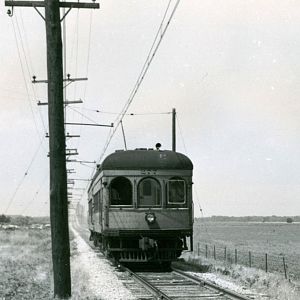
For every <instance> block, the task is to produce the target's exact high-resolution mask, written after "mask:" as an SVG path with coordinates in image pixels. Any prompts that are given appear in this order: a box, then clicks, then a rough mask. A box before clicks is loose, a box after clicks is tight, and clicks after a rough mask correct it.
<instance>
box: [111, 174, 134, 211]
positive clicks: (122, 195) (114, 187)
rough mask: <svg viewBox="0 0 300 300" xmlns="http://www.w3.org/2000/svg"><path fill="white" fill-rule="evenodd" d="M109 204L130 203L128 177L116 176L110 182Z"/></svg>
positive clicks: (130, 191)
mask: <svg viewBox="0 0 300 300" xmlns="http://www.w3.org/2000/svg"><path fill="white" fill-rule="evenodd" d="M110 205H132V185H131V182H130V181H129V179H127V178H125V177H117V178H115V179H113V180H112V182H111V184H110Z"/></svg>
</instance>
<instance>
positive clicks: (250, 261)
mask: <svg viewBox="0 0 300 300" xmlns="http://www.w3.org/2000/svg"><path fill="white" fill-rule="evenodd" d="M251 265H252V257H251V251H249V267H250V268H251Z"/></svg>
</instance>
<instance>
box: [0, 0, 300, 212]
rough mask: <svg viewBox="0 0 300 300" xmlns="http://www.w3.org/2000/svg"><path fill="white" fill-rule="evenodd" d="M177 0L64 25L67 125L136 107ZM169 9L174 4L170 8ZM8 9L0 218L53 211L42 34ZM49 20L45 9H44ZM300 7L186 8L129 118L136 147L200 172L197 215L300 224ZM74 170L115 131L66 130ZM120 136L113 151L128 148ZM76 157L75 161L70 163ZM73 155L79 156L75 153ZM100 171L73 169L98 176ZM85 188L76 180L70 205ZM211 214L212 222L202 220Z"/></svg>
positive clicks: (112, 6) (33, 20)
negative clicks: (176, 155)
mask: <svg viewBox="0 0 300 300" xmlns="http://www.w3.org/2000/svg"><path fill="white" fill-rule="evenodd" d="M168 3H169V1H167V0H138V1H133V0H128V1H121V0H114V1H107V0H103V1H101V2H100V9H99V10H84V9H81V10H77V9H72V10H71V12H70V13H69V14H68V15H67V17H66V43H65V48H66V72H67V73H69V74H70V75H71V77H72V78H82V77H87V78H88V80H87V81H78V82H76V83H72V84H70V85H69V86H68V87H67V90H66V93H67V100H79V99H81V100H82V101H83V104H75V105H72V106H70V107H68V108H67V110H66V112H67V120H68V121H69V122H85V123H91V122H92V121H95V122H97V123H100V124H110V123H113V122H114V121H115V119H116V117H117V114H118V113H119V112H120V111H121V109H122V108H123V107H124V105H125V103H126V102H127V100H128V98H129V95H130V92H131V91H132V89H133V87H134V85H135V82H136V80H137V78H138V75H139V73H140V71H141V69H142V66H143V64H144V61H145V59H146V57H147V54H148V51H149V49H150V47H151V45H152V42H153V40H154V37H155V35H156V32H157V30H158V28H159V25H160V23H161V21H162V18H163V15H164V12H165V10H166V8H167V5H168ZM174 5H175V1H171V4H170V7H171V8H172V7H174ZM7 9H8V8H7V7H4V3H3V2H2V3H1V6H0V28H1V29H0V37H1V47H0V71H1V76H0V101H1V110H0V138H1V147H0V165H1V173H0V199H1V201H0V214H1V213H8V214H24V215H33V216H38V215H49V176H48V173H49V166H48V164H49V161H48V158H47V153H48V139H47V138H45V134H46V132H48V121H47V106H38V105H37V101H41V102H46V101H47V87H46V85H45V84H43V83H41V84H32V83H31V79H32V76H33V75H35V76H36V77H37V79H38V80H42V79H46V74H47V69H46V42H45V24H44V21H43V19H42V18H41V17H40V16H39V15H38V14H37V12H36V11H35V10H34V9H33V8H15V9H14V11H13V17H9V16H8V15H7V14H6V12H7ZM40 11H41V13H44V12H43V9H40ZM299 49H300V3H299V1H288V0H287V1H282V0H281V1H277V0H264V1H261V0H227V1H217V0H202V1H199V0H189V1H181V2H180V4H179V6H178V8H177V10H176V12H175V15H174V17H173V18H172V20H171V23H170V26H169V27H168V30H167V32H166V34H165V36H164V38H163V40H162V42H161V44H160V47H159V49H158V51H157V53H156V55H155V57H154V59H153V61H152V63H151V65H150V68H149V71H148V73H147V75H146V76H145V78H144V81H143V83H142V84H141V86H140V88H139V90H138V92H137V95H136V97H135V98H134V100H133V102H132V104H131V105H130V107H129V109H128V113H133V114H134V115H133V116H132V115H126V116H125V117H124V119H123V125H124V130H125V136H126V142H127V147H128V148H129V149H134V148H141V147H145V148H153V147H154V145H155V144H156V143H157V142H160V143H161V144H162V149H171V114H170V112H171V111H172V108H176V111H177V151H178V152H181V153H184V154H186V155H187V156H189V157H190V158H191V160H192V161H193V164H194V177H193V182H194V185H193V188H194V195H193V196H194V203H195V204H194V206H195V216H201V215H204V216H211V215H229V216H247V215H299V214H300V199H299V197H300V196H299V195H300V156H299V148H300V139H299V137H298V135H299V132H300V122H299V112H300V104H299V98H300V85H299V78H300V59H299V53H300V51H299ZM66 131H67V132H69V133H70V134H80V138H72V139H70V140H68V141H67V145H68V148H77V149H78V153H79V155H78V156H77V157H76V159H78V160H84V161H98V160H99V158H100V157H101V154H102V152H103V148H104V145H105V142H106V140H107V137H108V134H109V128H105V127H89V126H82V127H79V126H68V127H67V129H66ZM123 148H124V143H123V137H122V134H121V130H120V129H118V130H117V132H116V134H115V135H114V137H113V139H112V141H111V143H110V145H109V147H108V149H107V151H106V152H105V154H106V155H107V154H109V153H111V152H113V151H115V150H116V149H123ZM72 158H73V157H72ZM74 158H75V157H74ZM93 167H94V165H93V164H85V165H83V164H79V163H71V164H69V165H68V168H72V169H75V170H76V174H71V175H72V178H78V179H89V178H90V176H91V174H92V172H93ZM86 185H87V182H86V181H76V183H75V188H76V189H78V190H74V191H73V194H77V195H78V196H74V198H76V199H77V198H78V199H79V198H80V199H82V203H85V202H86V197H85V195H83V196H81V193H82V190H80V189H82V188H85V187H86ZM200 208H202V213H201V212H200Z"/></svg>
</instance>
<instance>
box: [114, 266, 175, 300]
mask: <svg viewBox="0 0 300 300" xmlns="http://www.w3.org/2000/svg"><path fill="white" fill-rule="evenodd" d="M119 267H120V269H121V270H123V271H126V272H128V273H129V275H130V276H132V277H134V279H135V280H136V281H138V282H139V283H140V284H141V285H142V286H143V287H144V288H146V289H147V291H149V292H150V293H151V294H152V295H153V296H155V297H157V299H161V300H172V299H173V298H170V297H169V296H167V295H166V294H165V293H163V292H161V291H160V290H159V289H158V288H156V287H155V286H154V285H152V284H151V283H149V282H148V281H147V280H145V279H144V278H142V277H141V276H139V275H138V274H136V273H135V272H133V271H131V270H130V269H128V268H126V267H125V266H123V265H119Z"/></svg>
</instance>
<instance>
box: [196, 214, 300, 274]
mask: <svg viewBox="0 0 300 300" xmlns="http://www.w3.org/2000/svg"><path fill="white" fill-rule="evenodd" d="M299 233H300V224H299V223H292V224H287V223H247V222H209V221H203V220H201V219H197V220H196V222H195V224H194V245H195V247H194V248H195V251H198V249H197V248H198V243H199V247H200V252H201V254H202V255H206V253H205V252H206V249H205V245H208V246H207V249H208V251H207V252H208V255H209V256H210V257H212V256H213V245H215V248H216V252H217V253H216V257H217V259H223V260H224V259H225V254H226V257H227V259H229V260H230V261H231V262H234V260H235V249H237V250H236V251H237V255H238V263H241V264H243V265H246V266H247V265H249V251H251V264H252V267H260V268H262V269H264V268H265V254H266V253H267V254H268V271H270V272H272V271H279V272H282V273H283V272H284V269H283V260H282V257H283V256H284V257H285V260H286V265H287V267H288V269H287V272H288V275H289V276H290V278H293V279H297V280H299V279H300V234H299ZM225 247H226V250H225ZM225 251H226V252H225Z"/></svg>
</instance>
